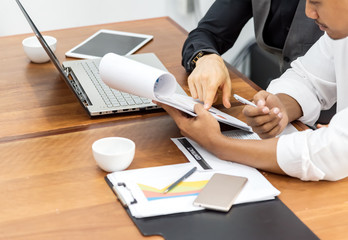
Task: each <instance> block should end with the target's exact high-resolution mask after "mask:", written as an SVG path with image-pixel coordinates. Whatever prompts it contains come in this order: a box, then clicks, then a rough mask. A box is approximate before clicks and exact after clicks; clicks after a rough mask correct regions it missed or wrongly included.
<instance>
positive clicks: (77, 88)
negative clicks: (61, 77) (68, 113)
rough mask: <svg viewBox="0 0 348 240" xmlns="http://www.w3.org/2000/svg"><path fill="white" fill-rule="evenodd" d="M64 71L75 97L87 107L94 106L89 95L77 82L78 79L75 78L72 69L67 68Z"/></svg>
mask: <svg viewBox="0 0 348 240" xmlns="http://www.w3.org/2000/svg"><path fill="white" fill-rule="evenodd" d="M64 71H65V76H67V82H68V84H69V85H70V87H71V88H72V89H73V91H74V93H75V95H76V96H77V97H78V98H79V99H80V101H81V102H82V104H83V105H84V106H86V107H87V106H90V105H92V103H91V101H90V100H89V98H88V96H87V94H86V93H85V91H84V90H83V88H82V86H81V85H80V83H79V81H78V80H77V77H76V76H75V74H74V72H73V71H72V70H71V68H70V67H66V68H64Z"/></svg>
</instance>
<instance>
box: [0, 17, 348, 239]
mask: <svg viewBox="0 0 348 240" xmlns="http://www.w3.org/2000/svg"><path fill="white" fill-rule="evenodd" d="M101 28H106V29H113V30H120V31H130V32H138V33H146V34H152V35H154V39H153V40H152V41H151V42H150V43H149V44H147V45H146V46H145V47H144V48H142V49H141V50H140V51H139V53H140V52H155V53H156V54H157V56H158V57H159V58H160V59H161V60H162V62H163V63H164V65H165V66H166V67H167V68H168V70H169V71H170V72H172V73H173V74H174V75H175V77H176V78H177V80H178V82H179V83H180V84H182V85H183V86H184V85H185V80H186V77H187V75H186V73H185V71H184V69H183V68H182V67H181V66H180V61H181V56H180V53H181V46H182V44H183V42H184V40H185V38H186V35H187V33H186V32H185V31H184V30H183V29H181V28H180V27H179V26H178V25H177V24H175V23H174V22H173V21H172V20H170V19H169V18H156V19H148V20H140V21H131V22H121V23H115V24H105V25H99V26H90V27H82V28H77V29H65V30H58V31H51V32H45V34H47V35H52V36H55V37H56V38H57V39H58V48H57V56H58V58H59V59H60V60H61V61H63V60H65V57H64V52H65V51H67V50H68V49H70V48H72V47H73V46H75V45H76V44H77V43H79V42H81V41H82V40H84V39H85V38H87V37H88V36H90V35H92V34H93V33H95V32H96V31H97V30H99V29H101ZM163 29H165V31H164V30H163ZM27 36H28V35H18V36H11V37H2V38H0V52H1V53H2V56H1V60H0V61H1V64H2V66H3V67H2V68H1V69H2V71H0V84H1V87H0V110H1V111H0V122H1V131H0V152H1V156H2V157H1V161H0V193H1V197H0V206H1V209H0V239H35V240H38V239H142V236H141V234H140V233H139V231H138V230H137V228H136V227H135V226H134V224H133V223H132V221H131V219H130V218H129V217H128V215H127V214H126V212H125V211H124V209H123V208H122V207H121V205H120V204H119V203H118V202H117V201H116V199H115V197H114V195H113V193H112V192H111V191H110V189H109V187H108V186H107V184H106V183H105V181H104V176H105V175H106V173H105V172H103V171H101V170H100V169H99V168H98V167H97V166H96V164H95V162H94V159H93V157H92V153H91V145H92V143H93V142H94V141H95V140H97V139H99V138H102V137H107V136H122V137H127V138H130V139H132V140H134V141H135V143H136V153H135V159H134V161H133V163H132V164H131V166H130V168H132V169H133V168H141V167H150V166H159V165H165V164H173V163H181V162H186V161H187V160H186V158H185V157H184V156H183V155H182V154H181V152H180V151H179V150H178V149H177V147H176V146H175V145H174V144H173V143H172V142H171V140H170V139H169V138H170V137H178V136H180V133H179V131H178V129H177V127H176V126H175V124H174V122H173V121H172V119H171V118H170V117H168V116H167V115H166V114H165V113H164V112H157V113H146V114H134V113H133V114H123V115H119V116H114V117H105V118H97V119H90V118H89V117H88V116H87V114H86V113H85V112H84V110H83V109H82V108H81V106H80V105H79V103H78V102H77V100H76V99H75V97H74V95H73V94H72V93H71V92H70V90H69V89H68V87H67V86H66V85H65V83H64V82H63V80H62V79H60V77H59V75H58V72H57V71H56V70H55V68H54V67H53V65H52V64H50V63H47V64H32V63H30V62H29V61H28V60H27V58H26V57H25V55H24V52H23V50H22V48H21V41H22V40H23V39H24V38H25V37H27ZM230 74H231V76H232V81H233V86H234V89H235V92H236V93H237V94H240V95H242V96H244V97H246V98H249V99H250V98H251V97H252V96H253V94H254V93H255V92H256V90H255V89H256V86H253V87H251V86H250V85H249V83H250V82H249V81H248V80H247V79H245V78H244V77H243V76H242V75H240V74H239V73H238V72H237V71H235V70H234V69H232V68H231V70H230ZM186 90H187V88H186ZM241 109H242V106H240V105H239V104H238V103H235V104H234V107H233V108H232V109H230V110H229V111H228V112H229V113H231V114H233V115H234V116H237V117H239V118H241V119H242V116H241ZM264 175H265V176H266V177H267V178H268V179H269V180H270V181H271V182H272V184H273V185H274V186H275V187H276V188H278V189H279V190H280V191H281V192H282V193H281V195H280V199H281V200H282V201H283V202H284V203H285V204H286V205H287V206H288V207H289V208H290V209H291V210H292V211H293V212H294V213H295V214H296V215H297V216H298V217H299V218H300V219H301V220H302V221H303V222H304V223H305V224H306V225H307V226H308V227H310V228H311V229H312V230H313V231H314V232H315V233H316V234H317V235H318V236H319V237H320V238H321V239H346V236H347V234H346V227H347V226H348V191H347V190H346V189H347V187H348V180H347V179H346V180H343V181H339V182H335V183H330V182H308V183H307V182H301V181H299V180H297V179H293V178H290V177H285V176H278V175H274V174H270V173H264ZM151 239H161V238H160V237H151Z"/></svg>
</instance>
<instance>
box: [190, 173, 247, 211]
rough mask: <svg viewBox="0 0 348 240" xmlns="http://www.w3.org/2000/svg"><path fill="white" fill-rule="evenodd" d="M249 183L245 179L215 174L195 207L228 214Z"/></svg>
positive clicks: (196, 201)
mask: <svg viewBox="0 0 348 240" xmlns="http://www.w3.org/2000/svg"><path fill="white" fill-rule="evenodd" d="M247 181H248V179H247V178H245V177H239V176H232V175H226V174H221V173H215V174H214V175H213V176H212V178H211V179H210V180H209V182H208V183H207V185H205V187H204V188H203V189H202V191H201V192H200V193H199V194H198V196H197V198H196V199H195V201H194V202H193V205H195V206H199V207H203V208H207V209H212V210H217V211H222V212H228V211H229V210H230V209H231V207H232V205H233V203H234V200H235V199H236V197H237V196H238V194H239V193H240V192H241V190H242V189H243V187H244V185H245V184H246V182H247Z"/></svg>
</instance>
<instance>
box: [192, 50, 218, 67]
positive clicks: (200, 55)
mask: <svg viewBox="0 0 348 240" xmlns="http://www.w3.org/2000/svg"><path fill="white" fill-rule="evenodd" d="M212 54H213V55H217V53H216V52H215V51H212V50H208V51H204V50H202V51H199V52H198V53H196V54H195V55H194V56H193V57H192V58H191V60H190V61H189V66H190V69H191V71H193V70H194V69H195V67H196V66H197V62H198V61H199V60H200V59H201V58H203V57H206V56H209V55H212ZM217 56H218V55H217Z"/></svg>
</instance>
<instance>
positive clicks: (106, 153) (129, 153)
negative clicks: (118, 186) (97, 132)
mask: <svg viewBox="0 0 348 240" xmlns="http://www.w3.org/2000/svg"><path fill="white" fill-rule="evenodd" d="M92 151H93V156H94V159H95V161H96V162H97V164H98V166H99V167H100V168H101V169H103V170H104V171H106V172H115V171H122V170H124V169H126V168H127V167H128V166H129V165H130V164H131V162H132V161H133V158H134V153H135V143H134V142H133V141H132V140H130V139H128V138H122V137H107V138H102V139H99V140H97V141H95V142H94V143H93V145H92Z"/></svg>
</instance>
